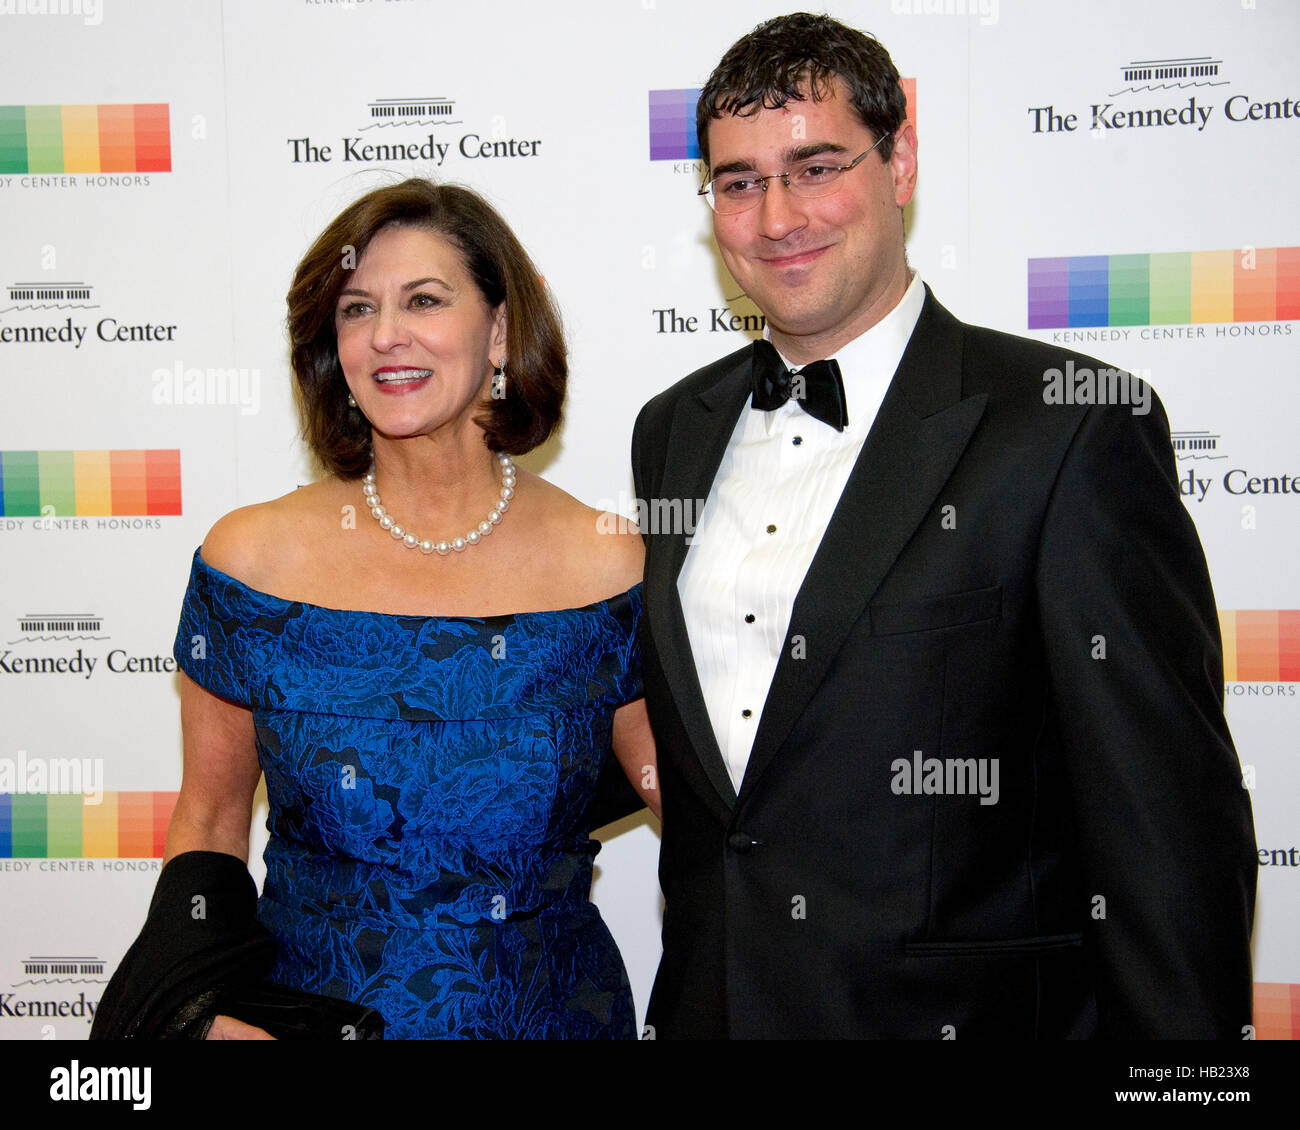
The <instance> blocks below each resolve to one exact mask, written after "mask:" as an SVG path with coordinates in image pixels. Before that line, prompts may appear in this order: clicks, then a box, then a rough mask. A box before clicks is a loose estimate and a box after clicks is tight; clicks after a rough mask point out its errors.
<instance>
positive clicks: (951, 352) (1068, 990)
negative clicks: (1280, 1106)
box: [633, 15, 1255, 1039]
mask: <svg viewBox="0 0 1300 1130" xmlns="http://www.w3.org/2000/svg"><path fill="white" fill-rule="evenodd" d="M905 109H906V107H905V99H904V96H903V94H902V92H901V90H900V89H899V86H898V72H897V71H896V70H895V68H894V66H893V63H892V62H891V61H890V59H889V56H888V54H887V53H886V51H885V50H884V49H883V48H882V47H881V45H880V44H879V43H878V42H876V41H875V40H874V39H872V38H870V37H868V36H866V35H863V34H862V33H860V32H857V31H854V30H852V29H849V28H846V27H844V26H843V25H841V24H839V23H837V22H835V21H834V20H831V19H830V18H829V17H822V16H809V15H793V16H787V17H781V18H779V19H776V20H771V21H768V22H767V23H766V24H763V25H761V26H760V27H759V28H757V29H756V30H755V31H754V32H752V33H751V34H750V35H747V36H746V37H744V38H743V39H741V40H740V41H739V42H738V43H737V44H736V45H735V46H734V47H732V48H731V50H730V51H729V52H728V53H727V54H726V56H725V57H724V58H723V59H722V61H721V63H719V65H718V67H717V68H716V69H715V71H714V73H713V74H712V76H711V77H710V78H709V80H708V83H707V85H706V86H705V88H704V90H703V92H702V94H701V96H700V101H699V109H698V119H697V120H698V131H699V139H700V149H701V153H702V155H703V158H704V161H705V163H706V165H707V167H708V174H707V175H708V177H709V183H708V184H707V185H706V189H705V194H706V195H707V196H708V197H709V200H710V203H711V204H712V206H713V209H714V216H713V223H714V233H715V237H716V239H717V244H718V248H719V250H720V252H721V254H722V258H723V260H724V262H725V263H726V265H727V268H728V269H729V270H730V272H731V274H732V276H733V277H734V278H735V280H736V281H737V282H738V283H739V284H740V285H741V287H742V288H743V289H744V291H745V293H746V294H747V295H748V296H749V297H750V298H751V299H752V300H753V301H754V302H755V303H756V304H757V306H758V307H759V309H760V310H762V311H763V313H764V314H765V315H766V319H767V329H768V332H769V334H770V342H767V341H764V342H757V343H753V344H751V345H748V346H746V347H745V348H743V349H740V350H738V351H736V352H735V353H733V354H731V355H730V356H728V357H724V358H722V359H721V360H720V361H716V362H714V363H713V364H711V365H707V366H705V367H704V368H702V369H700V370H698V371H697V372H695V373H692V374H691V375H690V376H688V377H686V378H685V379H684V380H682V381H680V382H679V383H678V384H676V385H674V386H673V387H672V388H670V389H668V390H667V391H666V392H664V393H662V394H660V395H659V396H657V397H656V398H655V399H654V400H652V401H651V402H650V403H649V404H648V405H646V407H645V408H644V409H643V411H642V412H641V415H640V417H639V418H638V420H637V424H636V430H635V434H634V438H633V465H634V475H635V480H636V486H637V496H638V498H641V499H644V500H646V503H647V510H648V513H649V514H650V516H651V523H650V528H649V529H648V530H647V531H646V539H647V559H646V581H645V606H646V632H645V637H644V644H645V679H646V697H647V701H648V704H649V709H650V717H651V721H652V724H653V726H654V730H655V734H656V738H657V741H658V748H659V767H660V782H661V788H662V791H663V806H664V816H663V844H662V855H661V859H660V869H659V874H660V881H661V884H662V887H663V892H664V898H665V909H664V923H663V946H664V953H663V959H662V963H661V965H660V968H659V972H658V976H657V978H656V981H655V987H654V992H653V995H652V998H651V1001H650V1006H649V1011H648V1015H647V1023H648V1025H649V1027H650V1028H651V1029H653V1034H654V1035H655V1036H656V1037H657V1038H674V1037H676V1038H682V1037H704V1038H725V1037H734V1038H746V1037H786V1038H792V1037H797V1038H818V1037H894V1038H896V1037H902V1038H917V1039H944V1038H956V1039H963V1038H970V1039H978V1038H997V1037H1007V1038H1045V1039H1056V1038H1070V1037H1074V1038H1087V1037H1112V1038H1125V1037H1198V1038H1202V1037H1228V1038H1236V1039H1240V1038H1241V1037H1242V1034H1243V1027H1244V1026H1246V1025H1248V1024H1249V1023H1250V1020H1251V999H1250V998H1251V982H1250V956H1249V940H1250V929H1251V922H1252V915H1253V906H1254V894H1255V855H1254V836H1253V829H1252V824H1251V814H1250V805H1249V801H1248V798H1247V794H1246V792H1245V790H1244V789H1243V787H1242V782H1241V771H1240V767H1239V765H1238V762H1237V757H1236V753H1235V750H1234V748H1233V745H1232V739H1231V737H1230V735H1229V733H1228V729H1227V726H1226V724H1225V722H1224V717H1223V709H1222V694H1223V687H1222V655H1221V644H1220V638H1219V629H1218V621H1217V616H1216V611H1215V604H1214V597H1213V593H1212V592H1211V589H1210V582H1209V577H1208V575H1207V572H1206V567H1205V560H1204V556H1203V554H1202V551H1201V547H1200V543H1199V541H1198V539H1197V535H1196V531H1195V529H1194V527H1193V525H1192V522H1191V520H1190V518H1189V517H1188V515H1187V513H1186V511H1185V510H1184V508H1183V506H1182V503H1181V500H1180V497H1179V493H1178V487H1177V480H1176V475H1175V471H1174V460H1173V452H1172V450H1171V446H1170V442H1169V431H1168V424H1167V422H1166V419H1165V416H1164V412H1163V409H1162V408H1161V407H1160V405H1159V402H1158V401H1156V400H1155V399H1154V397H1153V396H1152V395H1151V392H1150V389H1149V388H1148V387H1147V386H1146V385H1145V384H1142V383H1141V382H1139V381H1136V380H1132V381H1130V380H1129V379H1128V374H1118V373H1116V372H1115V371H1113V370H1111V371H1110V377H1109V380H1108V379H1107V378H1106V376H1105V375H1104V367H1103V366H1101V365H1100V364H1099V363H1098V362H1095V361H1092V360H1090V359H1088V358H1085V357H1079V356H1077V355H1074V354H1067V353H1066V352H1064V351H1061V350H1058V349H1055V348H1052V347H1049V346H1047V345H1044V344H1042V343H1039V342H1035V341H1030V340H1026V339H1022V338H1016V337H1011V336H1009V335H1006V334H1001V333H995V332H993V331H991V330H986V329H980V328H977V327H974V326H968V325H965V324H963V323H961V322H959V321H957V320H956V319H955V318H954V317H953V316H952V315H951V314H949V313H948V312H947V311H946V310H945V309H944V308H943V307H942V306H940V305H939V303H938V302H937V301H936V299H935V297H934V295H933V294H931V293H930V290H929V288H928V287H926V286H924V284H923V283H922V282H921V280H920V279H919V278H918V277H917V276H916V275H915V274H914V273H912V272H911V271H910V270H909V268H908V265H907V261H906V256H905V251H904V241H903V219H902V208H903V206H904V205H905V204H906V203H907V202H908V200H909V199H910V198H911V196H912V192H913V188H914V185H915V182H916V175H917V156H916V154H917V143H916V133H915V130H914V129H913V126H912V124H911V123H909V122H907V121H906V120H905ZM828 361H829V363H827V362H828ZM805 366H806V368H804V367H805ZM790 370H794V371H793V372H791V371H790ZM1099 370H1102V374H1103V375H1101V376H1099V377H1097V383H1096V387H1095V389H1094V391H1096V392H1097V395H1094V396H1093V397H1092V400H1093V401H1094V403H1091V404H1081V403H1077V402H1076V401H1077V400H1078V397H1077V396H1075V395H1065V396H1062V395H1060V393H1061V390H1062V388H1063V385H1062V382H1063V381H1064V382H1066V383H1067V384H1069V386H1070V388H1071V389H1075V390H1077V389H1078V388H1081V387H1082V383H1083V382H1085V381H1086V380H1087V379H1090V378H1091V377H1093V376H1095V375H1096V374H1097V373H1098V371H1099ZM1053 390H1055V392H1053ZM1098 400H1101V401H1105V402H1104V403H1096V401H1098ZM695 500H704V502H703V508H702V514H701V515H700V517H699V521H698V523H697V524H695V526H694V528H692V523H691V522H690V521H689V518H690V516H692V515H694V514H695V513H696V507H695ZM677 515H682V516H683V520H682V521H680V522H671V523H667V524H665V523H664V522H663V521H662V519H664V518H667V517H669V516H672V517H676V516H677Z"/></svg>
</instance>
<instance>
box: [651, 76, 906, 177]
mask: <svg viewBox="0 0 1300 1130" xmlns="http://www.w3.org/2000/svg"><path fill="white" fill-rule="evenodd" d="M898 85H899V86H901V87H902V88H903V93H904V94H906V95H907V120H908V121H909V122H915V121H916V79H914V78H901V79H899V80H898ZM699 100H700V91H699V88H698V87H690V88H688V89H686V90H652V91H650V160H652V161H691V160H695V161H698V160H699V159H700V146H699V142H698V141H697V140H696V137H695V104H696V103H697V102H698V101H699Z"/></svg>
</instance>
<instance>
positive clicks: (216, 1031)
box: [203, 1016, 275, 1040]
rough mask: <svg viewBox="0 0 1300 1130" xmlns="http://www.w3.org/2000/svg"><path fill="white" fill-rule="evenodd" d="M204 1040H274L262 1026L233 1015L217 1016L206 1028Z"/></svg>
mask: <svg viewBox="0 0 1300 1130" xmlns="http://www.w3.org/2000/svg"><path fill="white" fill-rule="evenodd" d="M203 1038H204V1039H205V1040H274V1039H275V1037H274V1036H272V1035H271V1034H270V1033H269V1032H267V1031H266V1030H265V1029H264V1028H254V1027H253V1025H251V1024H245V1023H244V1022H243V1021H242V1020H236V1019H235V1018H234V1017H233V1016H218V1017H217V1018H216V1019H215V1020H214V1021H213V1022H212V1027H211V1028H209V1029H208V1034H207V1035H206V1036H204V1037H203Z"/></svg>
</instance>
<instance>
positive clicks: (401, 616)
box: [194, 546, 641, 624]
mask: <svg viewBox="0 0 1300 1130" xmlns="http://www.w3.org/2000/svg"><path fill="white" fill-rule="evenodd" d="M202 549H203V547H202V546H199V547H198V548H197V549H195V551H194V563H195V565H197V566H202V568H203V569H204V571H205V572H208V573H211V574H212V575H213V576H215V577H220V578H221V579H222V580H224V581H228V582H229V583H230V584H232V585H237V586H238V587H239V588H241V589H243V590H244V591H245V592H249V593H252V594H253V595H254V596H256V597H259V598H260V599H262V600H270V601H274V602H275V603H277V604H282V605H285V606H290V605H294V604H297V605H300V606H301V607H303V608H311V609H315V610H316V611H318V612H331V613H337V614H339V615H344V616H380V617H382V618H384V619H385V620H439V621H452V622H456V621H461V622H474V623H480V624H488V623H491V622H493V621H494V620H514V619H517V618H518V617H520V616H559V615H562V614H564V613H571V612H588V611H590V610H592V609H594V608H598V607H599V606H600V605H602V604H612V603H613V602H614V601H616V600H620V599H622V598H624V597H630V596H631V595H632V594H633V593H634V592H637V591H638V590H639V589H640V588H641V582H640V581H638V582H637V583H636V584H635V585H633V586H632V587H631V588H630V589H627V590H626V591H624V592H620V593H614V594H613V595H612V596H607V597H605V598H604V599H603V600H593V601H592V602H591V603H590V604H583V605H579V606H577V607H574V608H542V609H539V610H537V611H533V612H501V613H498V614H496V615H494V616H469V615H463V614H461V615H441V616H440V615H428V614H427V613H421V612H372V611H371V610H370V609H368V608H331V607H330V606H329V605H326V604H313V603H312V602H311V601H309V600H290V599H289V598H287V597H283V596H276V595H275V594H274V593H269V592H263V591H262V590H261V589H255V588H253V586H252V585H248V584H245V583H244V582H243V581H241V580H240V579H239V578H238V577H232V576H231V575H230V574H229V573H223V572H222V571H221V570H220V569H218V568H216V567H215V566H213V565H209V564H208V563H207V562H206V561H204V560H203V554H202Z"/></svg>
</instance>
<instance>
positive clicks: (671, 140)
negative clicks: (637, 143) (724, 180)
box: [650, 87, 700, 161]
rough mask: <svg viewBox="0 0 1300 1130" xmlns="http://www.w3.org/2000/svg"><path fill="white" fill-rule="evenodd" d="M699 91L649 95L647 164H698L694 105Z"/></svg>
mask: <svg viewBox="0 0 1300 1130" xmlns="http://www.w3.org/2000/svg"><path fill="white" fill-rule="evenodd" d="M699 100H700V91H699V88H698V87H696V88H694V89H691V90H652V91H650V160H652V161H688V160H697V161H698V160H699V157H700V146H699V142H697V141H696V140H695V104H696V103H697V102H698V101H699Z"/></svg>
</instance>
